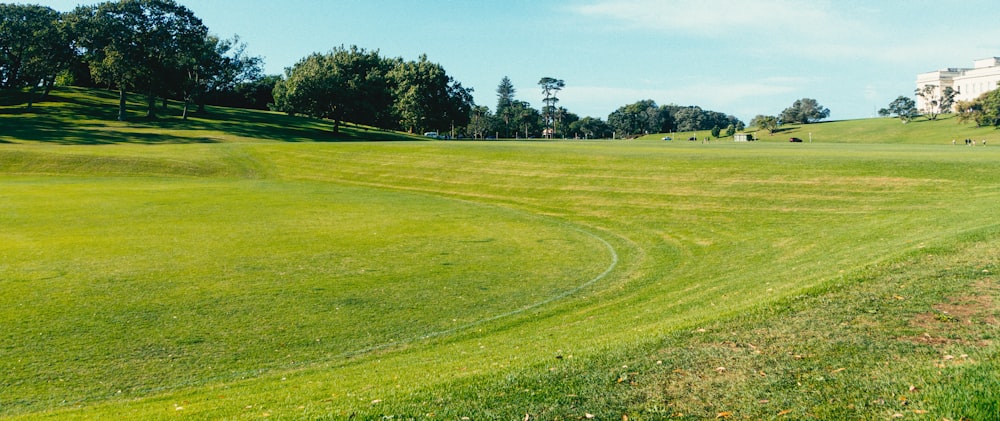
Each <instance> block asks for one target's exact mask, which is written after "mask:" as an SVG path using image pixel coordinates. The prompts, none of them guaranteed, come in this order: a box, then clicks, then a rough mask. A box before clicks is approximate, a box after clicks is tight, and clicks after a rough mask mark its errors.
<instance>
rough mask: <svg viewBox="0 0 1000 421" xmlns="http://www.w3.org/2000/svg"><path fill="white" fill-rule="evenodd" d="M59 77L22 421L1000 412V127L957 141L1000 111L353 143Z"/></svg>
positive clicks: (48, 136)
mask: <svg viewBox="0 0 1000 421" xmlns="http://www.w3.org/2000/svg"><path fill="white" fill-rule="evenodd" d="M56 94H57V98H63V99H66V98H70V99H72V100H66V101H55V102H45V103H41V104H39V111H38V112H37V113H36V114H31V115H26V114H23V113H20V112H17V111H16V107H10V106H8V107H0V127H2V128H4V131H3V132H2V133H5V135H4V137H3V141H5V142H7V143H6V144H2V145H0V226H2V227H3V230H2V231H0V291H3V292H2V293H0V326H3V328H2V329H0V337H2V338H3V339H2V342H0V373H4V375H3V376H2V377H0V416H4V417H10V418H31V419H34V418H55V419H93V418H123V417H124V418H136V419H160V418H172V417H176V416H187V417H194V418H212V419H218V418H229V419H258V418H263V417H267V418H277V419H344V418H348V417H351V416H353V417H355V418H356V419H372V418H384V417H386V416H393V419H461V418H462V417H469V418H470V419H498V420H509V419H524V418H525V415H526V414H527V415H528V417H529V418H531V419H584V418H586V417H587V414H590V415H592V416H594V417H595V418H597V419H622V418H623V416H627V417H628V418H629V419H631V420H636V419H663V418H680V419H684V418H687V419H704V418H716V417H722V418H733V419H744V418H746V419H785V418H788V419H803V418H809V417H816V418H820V419H842V418H847V419H886V418H891V417H894V416H896V415H897V414H898V415H902V416H903V417H904V419H941V418H948V419H953V420H957V419H962V417H968V418H969V419H989V418H995V417H997V416H1000V414H998V413H997V408H996V401H997V399H996V398H997V396H996V392H994V391H995V390H997V389H996V382H997V380H996V379H997V377H996V372H997V369H996V367H997V359H996V358H997V349H998V348H997V345H996V344H995V338H996V337H997V334H998V329H1000V323H998V322H997V320H998V319H1000V314H998V310H1000V309H998V306H997V305H996V302H995V300H996V299H997V298H998V297H997V296H998V291H1000V289H998V283H997V282H996V280H995V279H994V276H995V275H994V274H995V273H996V271H997V268H996V262H997V256H998V255H1000V241H998V240H996V238H997V235H996V234H997V233H998V232H1000V221H998V220H997V218H996V216H994V215H993V214H992V209H994V208H995V206H996V203H998V199H1000V197H998V195H1000V172H998V171H997V169H998V168H997V164H996V163H997V162H998V158H1000V149H997V148H994V147H992V146H988V147H985V148H983V147H977V148H969V147H965V146H964V145H962V146H961V147H953V146H951V144H950V139H949V140H948V141H947V142H941V141H939V140H938V137H940V135H941V134H943V133H945V132H946V131H948V130H955V128H956V127H958V128H959V129H960V130H972V131H974V130H982V129H973V128H962V127H961V126H957V125H956V124H955V123H954V121H951V120H944V121H938V122H927V123H920V122H915V123H911V124H910V125H907V126H915V125H916V124H924V127H925V129H924V130H922V131H916V132H900V130H910V129H909V128H902V129H900V128H898V127H896V125H899V126H902V125H901V124H899V122H898V121H896V120H889V119H880V120H860V121H857V122H834V123H823V124H818V125H810V126H804V127H803V128H795V129H792V130H793V131H789V132H783V133H782V134H780V135H778V134H776V135H775V136H776V137H777V136H782V137H786V138H787V137H788V136H794V135H797V134H799V135H800V134H801V131H803V130H809V131H810V132H812V133H813V134H814V142H813V143H812V144H799V145H796V144H789V143H788V142H781V141H768V140H767V139H765V141H762V142H755V143H749V144H736V143H733V142H714V141H713V142H711V143H710V144H704V145H703V144H701V142H676V141H675V142H663V141H660V140H658V139H659V137H655V138H652V139H640V140H635V141H614V142H612V141H601V142H574V141H566V142H426V141H392V142H333V143H331V142H329V140H331V139H330V138H327V137H326V136H327V134H326V133H327V131H328V129H329V125H327V124H326V123H324V122H321V121H313V120H306V119H292V118H289V117H287V116H282V115H276V114H271V113H260V112H251V111H237V110H224V109H218V110H213V114H214V115H218V116H220V117H219V118H218V119H208V118H203V120H195V121H194V122H189V123H184V122H180V121H179V120H178V119H177V118H176V117H175V116H174V115H167V116H166V117H163V118H161V119H159V120H156V121H152V122H149V121H137V122H134V123H117V122H109V121H107V120H106V119H104V118H103V117H102V116H100V115H97V113H99V112H104V111H94V110H90V111H86V113H90V114H84V116H82V117H78V116H77V114H76V113H77V112H83V111H81V110H77V111H74V112H69V111H66V112H63V111H60V110H61V109H62V108H64V107H73V106H82V105H80V104H83V103H87V102H88V101H93V102H95V103H98V104H102V106H109V105H110V106H113V102H114V98H113V96H110V94H106V93H100V92H98V93H94V92H89V91H83V90H60V91H57V93H56ZM73 104H76V105H73ZM88 115H89V116H88ZM222 116H225V117H226V118H222ZM228 118H234V119H235V120H232V121H230V120H227V119H228ZM37 119H43V120H44V119H48V121H49V122H47V123H44V124H42V123H37V122H36V120H37ZM237 121H242V122H237ZM56 126H58V127H64V128H66V132H67V133H63V132H62V131H47V129H46V127H56ZM94 127H103V129H100V130H96V129H94ZM10 128H15V129H14V130H15V131H16V134H14V135H9V134H7V133H12V132H10V131H8V130H7V129H10ZM88 130H89V131H95V130H96V131H103V133H101V134H100V135H99V136H98V137H97V138H96V139H95V140H90V137H89V135H88V134H87V133H89V132H88ZM794 130H798V131H797V132H796V131H794ZM870 132H871V133H880V134H878V135H872V136H871V137H864V136H868V135H864V133H870ZM136 133H144V134H136ZM347 133H353V134H352V135H351V136H354V138H353V139H363V138H366V137H367V136H375V137H374V138H375V139H382V138H383V134H377V135H373V132H372V131H369V132H367V133H366V132H365V131H364V130H363V129H359V130H357V131H355V130H354V129H350V130H349V131H348V132H347ZM788 133H792V134H788ZM807 133H808V132H807ZM838 133H839V134H842V135H841V136H835V135H836V134H838ZM958 133H960V135H961V134H962V133H966V132H961V131H959V132H958ZM969 133H972V132H969ZM977 133H978V132H977ZM993 133H995V132H993V131H989V132H984V136H989V135H991V134H993ZM385 136H386V139H387V138H388V137H390V136H399V138H393V139H411V138H409V137H407V136H406V135H396V134H393V135H385ZM907 136H909V139H910V140H909V141H905V142H904V141H903V140H902V139H904V138H907ZM799 137H802V136H799ZM150 139H157V140H155V141H154V140H150ZM198 139H202V140H203V141H198ZM205 139H211V141H207V140H205ZM412 139H417V138H412ZM820 139H824V141H820ZM827 139H829V140H827ZM834 139H837V140H836V141H834ZM334 140H339V139H334ZM348 140H350V139H348ZM991 144H992V142H991ZM997 145H1000V143H997Z"/></svg>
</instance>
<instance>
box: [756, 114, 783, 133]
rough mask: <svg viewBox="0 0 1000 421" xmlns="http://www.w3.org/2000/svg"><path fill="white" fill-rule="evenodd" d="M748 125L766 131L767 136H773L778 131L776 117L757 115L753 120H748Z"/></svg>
mask: <svg viewBox="0 0 1000 421" xmlns="http://www.w3.org/2000/svg"><path fill="white" fill-rule="evenodd" d="M750 125H751V126H754V127H757V128H758V129H761V130H767V132H768V133H769V134H774V132H775V131H776V130H778V117H775V116H772V115H760V114H758V115H757V116H756V117H754V118H753V120H750Z"/></svg>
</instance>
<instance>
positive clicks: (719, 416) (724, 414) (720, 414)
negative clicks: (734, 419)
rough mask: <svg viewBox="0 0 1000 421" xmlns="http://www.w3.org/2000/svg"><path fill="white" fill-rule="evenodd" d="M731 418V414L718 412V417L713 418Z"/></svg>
mask: <svg viewBox="0 0 1000 421" xmlns="http://www.w3.org/2000/svg"><path fill="white" fill-rule="evenodd" d="M731 416H733V413H732V412H720V413H719V415H716V416H715V418H729V417H731Z"/></svg>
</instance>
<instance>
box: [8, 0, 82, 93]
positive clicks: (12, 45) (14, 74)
mask: <svg viewBox="0 0 1000 421" xmlns="http://www.w3.org/2000/svg"><path fill="white" fill-rule="evenodd" d="M72 57H73V51H72V49H71V48H70V36H69V33H68V27H67V26H66V25H65V23H64V21H63V15H62V14H61V13H59V12H57V11H55V10H53V9H51V8H49V7H44V6H36V5H17V4H0V88H2V89H21V88H24V87H26V86H27V87H31V93H30V94H29V95H28V110H29V111H30V110H31V105H32V101H33V99H34V93H35V91H36V90H37V89H38V87H40V86H41V87H44V89H45V93H44V94H43V96H44V95H47V94H48V91H49V90H50V89H52V85H53V84H54V83H55V78H56V74H58V73H59V71H61V70H62V69H64V68H66V67H67V66H68V65H69V62H70V60H71V58H72Z"/></svg>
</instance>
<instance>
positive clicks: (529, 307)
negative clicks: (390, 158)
mask: <svg viewBox="0 0 1000 421" xmlns="http://www.w3.org/2000/svg"><path fill="white" fill-rule="evenodd" d="M454 200H458V201H460V202H465V203H471V204H475V205H480V206H487V205H484V204H481V203H475V202H469V201H466V200H461V199H454ZM511 211H514V210H511ZM515 212H516V211H515ZM529 216H534V217H536V218H542V216H540V215H530V214H529ZM559 225H562V226H565V227H568V228H569V229H571V230H573V231H576V232H579V233H581V234H583V235H586V236H588V237H591V238H593V239H595V240H597V241H600V242H601V244H603V245H604V247H606V248H607V250H608V253H609V254H610V256H611V263H609V264H608V267H607V268H605V269H604V272H601V273H600V274H598V275H597V276H595V277H594V278H593V279H590V280H588V281H586V282H584V283H582V284H579V285H577V286H575V287H573V288H571V289H569V290H566V291H563V292H562V293H559V294H556V295H553V296H551V297H549V298H546V299H544V300H542V301H539V302H536V303H534V304H529V305H527V306H524V307H521V308H518V309H515V310H511V311H508V312H506V313H502V314H498V315H495V316H491V317H487V318H485V319H480V320H476V321H473V322H471V323H467V324H464V325H462V326H458V327H454V328H451V329H445V330H440V331H436V332H431V333H427V334H424V335H421V336H417V337H413V338H409V339H403V340H399V341H392V342H387V343H384V344H380V345H374V346H370V347H366V348H362V349H358V350H354V351H346V352H343V353H341V354H339V355H337V356H336V357H337V358H347V357H354V356H358V355H364V354H368V353H371V352H375V351H381V350H385V349H389V348H392V347H395V346H400V345H406V344H410V343H413V342H416V341H422V340H427V339H432V338H436V337H439V336H446V335H451V334H453V333H457V332H461V331H464V330H468V329H471V328H473V327H476V326H480V325H483V324H485V323H489V322H493V321H497V320H500V319H503V318H507V317H512V316H516V315H518V314H522V313H524V312H526V311H529V310H533V309H536V308H539V307H542V306H545V305H547V304H551V303H553V302H556V301H559V300H561V299H564V298H566V297H569V296H570V295H573V294H576V293H577V292H580V290H582V289H584V288H587V287H589V286H591V285H594V284H595V283H597V282H599V281H600V280H602V279H604V278H605V277H607V276H608V274H610V273H611V272H612V271H614V270H615V268H617V267H618V260H619V259H618V252H617V251H616V250H615V248H614V246H612V245H611V243H609V242H608V241H607V240H605V239H604V238H602V237H600V236H598V235H597V234H595V233H593V232H590V231H587V230H584V229H583V228H580V227H577V226H572V225H570V224H569V223H568V222H562V223H560V224H559Z"/></svg>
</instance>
